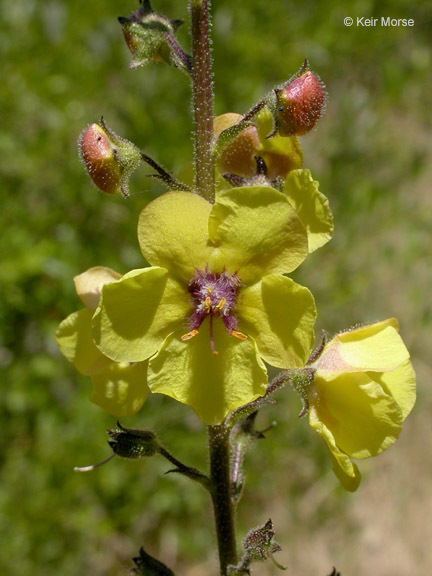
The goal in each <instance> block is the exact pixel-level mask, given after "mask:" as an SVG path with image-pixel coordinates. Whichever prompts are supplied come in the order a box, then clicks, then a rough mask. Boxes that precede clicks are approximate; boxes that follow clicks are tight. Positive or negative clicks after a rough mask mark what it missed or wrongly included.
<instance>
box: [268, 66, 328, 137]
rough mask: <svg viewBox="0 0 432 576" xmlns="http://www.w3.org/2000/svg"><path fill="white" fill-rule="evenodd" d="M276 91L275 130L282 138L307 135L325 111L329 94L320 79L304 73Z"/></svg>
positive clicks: (302, 70) (308, 71)
mask: <svg viewBox="0 0 432 576" xmlns="http://www.w3.org/2000/svg"><path fill="white" fill-rule="evenodd" d="M306 67H307V63H305V65H304V66H303V67H302V69H301V70H300V72H299V73H298V74H297V75H296V77H295V78H294V79H292V80H290V81H289V83H288V84H286V85H285V86H284V87H283V88H282V89H281V90H277V91H276V96H277V104H276V127H277V131H278V133H279V135H280V136H304V135H305V134H307V133H308V132H310V131H311V130H312V128H313V127H314V126H315V124H316V123H317V122H318V120H319V119H320V118H321V116H322V115H323V114H324V112H325V107H326V102H327V92H326V91H325V86H324V84H323V82H322V81H321V79H320V78H319V76H318V75H317V74H315V73H314V72H312V71H311V70H305V68H306Z"/></svg>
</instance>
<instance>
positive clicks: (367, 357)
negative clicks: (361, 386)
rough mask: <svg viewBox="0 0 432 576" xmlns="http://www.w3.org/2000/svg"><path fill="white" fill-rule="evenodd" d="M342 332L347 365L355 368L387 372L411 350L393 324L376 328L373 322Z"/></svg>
mask: <svg viewBox="0 0 432 576" xmlns="http://www.w3.org/2000/svg"><path fill="white" fill-rule="evenodd" d="M370 328H371V329H370V330H367V327H364V328H363V329H359V330H354V331H353V332H345V333H344V334H339V335H338V336H337V337H336V338H337V339H338V340H339V341H340V343H341V344H340V352H341V356H342V359H343V360H344V362H345V363H346V364H348V365H349V366H352V367H353V368H354V369H356V370H364V371H374V372H388V371H390V370H394V369H395V368H396V367H397V366H399V365H400V364H402V362H405V361H406V360H408V358H409V352H408V350H407V348H406V346H405V344H404V343H403V341H402V338H401V337H400V336H399V334H398V333H397V331H396V330H395V329H394V328H393V327H392V326H387V327H385V328H384V329H381V330H380V331H376V330H375V327H374V326H373V325H372V326H371V327H370Z"/></svg>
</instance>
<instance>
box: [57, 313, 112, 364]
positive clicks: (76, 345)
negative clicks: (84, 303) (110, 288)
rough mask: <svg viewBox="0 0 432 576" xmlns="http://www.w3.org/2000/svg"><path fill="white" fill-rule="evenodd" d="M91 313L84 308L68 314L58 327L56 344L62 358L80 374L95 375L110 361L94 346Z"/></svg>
mask: <svg viewBox="0 0 432 576" xmlns="http://www.w3.org/2000/svg"><path fill="white" fill-rule="evenodd" d="M92 314H93V313H92V312H91V311H90V310H87V308H84V309H83V310H79V311H78V312H74V313H73V314H70V316H68V317H67V318H66V319H65V320H63V322H62V323H61V324H60V326H59V327H58V330H57V332H56V340H57V344H58V346H59V348H60V350H61V352H62V354H63V355H64V356H66V358H67V359H68V360H69V362H72V364H73V365H74V366H75V368H76V369H77V370H78V372H81V374H87V375H89V374H95V373H97V372H100V371H101V370H103V369H105V368H106V367H107V366H108V365H109V364H111V360H109V358H107V357H106V356H104V355H103V354H102V353H101V352H100V351H99V350H98V349H97V348H96V346H95V344H94V342H93V340H92V335H91V319H92Z"/></svg>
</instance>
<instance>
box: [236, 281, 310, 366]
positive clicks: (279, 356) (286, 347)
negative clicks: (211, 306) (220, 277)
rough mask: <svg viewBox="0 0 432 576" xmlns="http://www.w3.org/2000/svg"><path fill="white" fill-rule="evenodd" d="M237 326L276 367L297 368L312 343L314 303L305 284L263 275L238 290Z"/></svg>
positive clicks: (307, 356) (301, 364) (266, 359)
mask: <svg viewBox="0 0 432 576" xmlns="http://www.w3.org/2000/svg"><path fill="white" fill-rule="evenodd" d="M236 313H237V318H238V321H239V329H240V330H241V331H242V332H244V333H245V334H248V335H250V336H252V337H253V338H254V339H255V341H256V343H257V345H258V349H259V352H260V354H261V356H262V357H263V358H264V360H265V361H266V362H268V363H269V364H271V365H272V366H277V367H278V368H300V367H303V366H304V364H305V362H306V360H307V359H308V358H309V355H310V352H311V350H312V347H313V343H314V330H313V328H314V323H315V318H316V309H315V303H314V299H313V296H312V294H311V293H310V292H309V290H308V289H307V288H304V287H303V286H300V285H299V284H296V283H295V282H293V281H292V280H291V279H290V278H286V277H285V276H282V275H279V274H278V275H272V276H264V278H263V279H262V281H261V282H258V283H257V284H254V285H253V286H249V287H247V288H245V289H244V290H242V291H241V293H240V299H239V303H238V306H237V309H236Z"/></svg>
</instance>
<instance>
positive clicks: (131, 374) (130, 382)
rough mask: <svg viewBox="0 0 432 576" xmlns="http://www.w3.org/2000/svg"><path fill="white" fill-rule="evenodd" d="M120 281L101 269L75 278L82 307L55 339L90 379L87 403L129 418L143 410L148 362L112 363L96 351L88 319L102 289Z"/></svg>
mask: <svg viewBox="0 0 432 576" xmlns="http://www.w3.org/2000/svg"><path fill="white" fill-rule="evenodd" d="M119 278H121V275H120V274H118V273H117V272H115V271H114V270H111V268H105V267H103V266H96V267H94V268H90V269H89V270H87V271H86V272H84V273H83V274H80V275H79V276H76V277H75V278H74V282H75V288H76V291H77V294H78V296H79V297H80V299H81V300H82V302H83V304H84V305H85V308H83V309H81V310H78V311H77V312H74V313H73V314H70V316H68V317H67V318H66V319H65V320H63V322H62V323H61V324H60V326H59V328H58V330H57V332H56V339H57V343H58V346H59V348H60V350H61V352H62V353H63V354H64V356H66V358H67V359H68V360H69V361H70V362H72V364H73V365H74V366H75V368H76V369H77V370H78V372H81V374H85V375H87V376H90V378H91V380H92V382H93V393H92V395H91V397H90V400H91V401H92V402H94V403H95V404H97V405H98V406H100V407H101V408H103V409H104V410H106V411H107V412H109V413H110V414H112V415H113V416H117V417H120V416H131V415H133V414H135V413H136V412H138V410H139V409H140V408H141V407H142V405H143V403H144V401H145V399H146V397H147V395H148V391H149V390H148V386H147V383H146V382H147V363H145V362H143V363H140V364H129V363H117V362H113V361H112V360H110V359H109V358H107V357H106V356H104V355H103V354H102V353H101V352H100V350H99V349H98V348H96V346H95V344H94V342H93V339H92V328H91V319H92V316H93V314H94V311H95V310H96V308H97V305H98V302H99V298H100V293H101V289H102V286H104V285H105V284H107V283H109V282H114V281H116V280H118V279H119Z"/></svg>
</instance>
